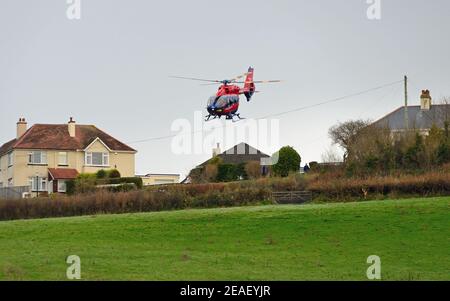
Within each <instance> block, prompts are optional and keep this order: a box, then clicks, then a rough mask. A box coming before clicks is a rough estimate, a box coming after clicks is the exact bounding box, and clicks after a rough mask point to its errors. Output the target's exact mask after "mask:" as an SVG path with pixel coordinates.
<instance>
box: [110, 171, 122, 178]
mask: <svg viewBox="0 0 450 301" xmlns="http://www.w3.org/2000/svg"><path fill="white" fill-rule="evenodd" d="M108 178H111V179H115V178H120V172H119V171H118V170H117V169H111V170H109V171H108Z"/></svg>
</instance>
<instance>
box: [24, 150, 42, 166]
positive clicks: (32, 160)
mask: <svg viewBox="0 0 450 301" xmlns="http://www.w3.org/2000/svg"><path fill="white" fill-rule="evenodd" d="M28 164H47V152H41V151H33V152H31V153H29V154H28Z"/></svg>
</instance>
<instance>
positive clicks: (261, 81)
mask: <svg viewBox="0 0 450 301" xmlns="http://www.w3.org/2000/svg"><path fill="white" fill-rule="evenodd" d="M281 82H282V80H279V79H275V80H254V81H251V82H233V83H235V84H251V83H254V84H269V83H281Z"/></svg>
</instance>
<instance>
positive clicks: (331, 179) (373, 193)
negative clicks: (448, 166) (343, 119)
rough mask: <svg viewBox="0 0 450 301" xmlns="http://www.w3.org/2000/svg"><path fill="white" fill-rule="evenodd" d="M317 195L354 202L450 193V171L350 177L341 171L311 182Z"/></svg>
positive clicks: (312, 189) (311, 186) (311, 188)
mask: <svg viewBox="0 0 450 301" xmlns="http://www.w3.org/2000/svg"><path fill="white" fill-rule="evenodd" d="M307 189H308V190H310V191H312V192H313V194H314V196H315V198H320V199H322V200H327V201H339V202H345V201H353V200H364V199H373V198H387V197H391V196H395V197H401V196H405V197H408V196H422V197H426V196H438V195H449V194H450V174H449V173H448V172H430V173H424V174H421V175H401V174H399V175H392V176H385V177H382V176H372V177H366V178H356V177H353V178H347V177H343V176H342V175H341V174H328V175H326V176H317V177H316V178H314V179H311V180H310V182H309V183H308V187H307Z"/></svg>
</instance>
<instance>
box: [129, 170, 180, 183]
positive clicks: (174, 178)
mask: <svg viewBox="0 0 450 301" xmlns="http://www.w3.org/2000/svg"><path fill="white" fill-rule="evenodd" d="M137 177H140V178H141V179H142V183H143V184H144V186H150V185H163V184H177V183H179V182H180V175H179V174H162V173H161V174H157V173H149V174H146V175H137Z"/></svg>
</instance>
